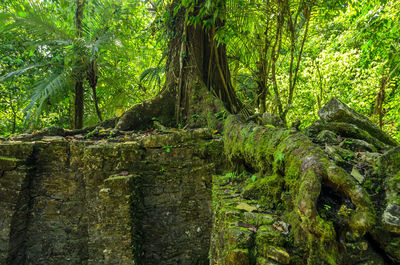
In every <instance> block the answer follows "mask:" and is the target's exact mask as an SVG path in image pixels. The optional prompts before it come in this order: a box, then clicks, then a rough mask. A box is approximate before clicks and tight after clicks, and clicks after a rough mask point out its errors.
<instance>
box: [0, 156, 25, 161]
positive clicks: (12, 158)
mask: <svg viewBox="0 0 400 265" xmlns="http://www.w3.org/2000/svg"><path fill="white" fill-rule="evenodd" d="M0 160H4V161H12V162H20V161H22V160H21V159H18V158H14V157H7V156H0Z"/></svg>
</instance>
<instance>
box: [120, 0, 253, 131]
mask: <svg viewBox="0 0 400 265" xmlns="http://www.w3.org/2000/svg"><path fill="white" fill-rule="evenodd" d="M224 8H225V1H222V0H220V1H205V0H203V1H198V2H194V1H193V2H190V1H189V2H188V3H187V4H186V5H185V4H184V2H183V1H182V2H181V1H177V0H175V1H173V3H172V4H171V5H170V7H169V11H168V16H169V20H168V22H167V23H168V24H167V27H168V31H169V32H170V34H171V35H172V37H171V39H170V41H169V45H168V57H167V67H166V82H165V85H164V91H163V93H161V94H160V95H159V96H158V97H156V98H155V99H153V100H150V101H147V102H143V103H141V104H140V105H136V106H134V107H133V108H132V109H130V110H129V111H127V112H126V113H125V114H124V115H123V116H122V117H121V119H120V121H119V124H118V125H117V128H118V129H120V130H128V129H134V128H143V127H146V126H148V125H149V123H150V122H151V121H152V119H153V118H154V117H157V118H158V119H160V120H161V121H162V122H164V123H167V124H173V123H175V124H180V123H182V122H184V121H185V122H189V123H190V122H193V119H192V118H191V116H192V115H195V114H197V115H198V114H200V113H203V117H202V118H200V119H198V118H195V120H196V121H197V122H200V121H201V122H203V125H206V124H205V123H206V117H205V116H206V115H207V114H206V113H205V112H206V111H204V110H208V111H209V112H210V109H208V108H207V107H206V106H207V105H208V106H211V105H213V103H211V102H210V101H207V100H205V99H206V98H208V97H207V96H206V94H207V93H208V92H209V93H211V94H213V95H215V96H216V97H217V98H219V99H220V100H221V101H222V102H223V104H224V106H225V108H226V109H227V110H228V111H229V112H231V113H239V112H242V113H246V115H249V111H248V110H247V109H246V108H244V107H243V105H242V103H241V101H240V100H239V99H238V98H237V96H236V93H235V91H234V88H233V86H232V83H231V77H230V71H229V68H228V62H227V56H226V47H225V45H224V44H220V45H217V42H216V40H215V32H216V30H217V29H218V27H219V26H221V25H223V23H224V17H223V16H224V12H225V11H224ZM214 14H219V15H217V16H215V15H214ZM189 18H190V19H189ZM207 91H208V92H207ZM200 102H201V103H200ZM202 104H204V105H202Z"/></svg>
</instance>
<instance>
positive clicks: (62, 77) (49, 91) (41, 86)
mask: <svg viewBox="0 0 400 265" xmlns="http://www.w3.org/2000/svg"><path fill="white" fill-rule="evenodd" d="M66 80H67V78H66V73H65V72H60V73H54V74H51V75H50V76H49V77H47V78H46V79H44V80H42V81H39V82H38V83H37V84H36V85H35V87H34V88H33V91H32V94H31V97H30V103H29V105H28V106H27V107H26V108H25V110H24V111H25V112H26V113H27V115H26V119H27V120H29V119H30V117H31V113H32V111H33V110H34V109H36V119H38V118H39V117H40V114H41V112H42V110H43V106H44V105H45V103H46V102H47V100H48V99H49V98H52V97H54V98H55V97H56V96H57V95H58V94H61V93H62V91H63V90H64V88H65V84H66Z"/></svg>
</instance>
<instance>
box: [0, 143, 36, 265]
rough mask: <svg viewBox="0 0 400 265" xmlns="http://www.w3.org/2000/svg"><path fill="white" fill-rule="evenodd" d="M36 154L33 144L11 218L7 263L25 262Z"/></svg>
mask: <svg viewBox="0 0 400 265" xmlns="http://www.w3.org/2000/svg"><path fill="white" fill-rule="evenodd" d="M36 154H37V148H36V146H33V151H32V153H31V154H30V156H29V157H28V159H27V160H26V164H25V165H26V168H27V169H26V177H25V179H24V181H23V183H22V185H21V192H20V194H19V197H18V202H17V205H16V211H15V212H14V215H13V217H12V219H11V229H10V239H9V250H8V256H7V261H6V263H7V265H20V264H21V265H23V264H25V263H26V249H27V245H26V241H27V229H28V226H29V220H30V218H31V211H32V207H33V198H32V196H31V190H32V185H33V179H34V177H35V175H36V166H35V164H36Z"/></svg>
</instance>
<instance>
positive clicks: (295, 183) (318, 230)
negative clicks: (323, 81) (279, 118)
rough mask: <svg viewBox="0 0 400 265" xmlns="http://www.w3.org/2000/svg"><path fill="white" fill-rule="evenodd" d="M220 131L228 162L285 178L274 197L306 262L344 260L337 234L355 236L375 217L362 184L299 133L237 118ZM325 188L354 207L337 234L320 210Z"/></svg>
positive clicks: (372, 221)
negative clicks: (280, 206)
mask: <svg viewBox="0 0 400 265" xmlns="http://www.w3.org/2000/svg"><path fill="white" fill-rule="evenodd" d="M224 131H225V133H224V144H225V152H226V155H227V157H228V158H229V159H230V160H231V161H233V162H236V163H244V164H245V165H246V166H248V167H251V168H253V169H254V170H256V171H259V172H260V173H261V174H263V175H266V176H270V175H272V174H274V175H277V176H279V177H280V178H281V179H282V180H283V181H282V186H281V187H280V193H281V196H280V198H278V199H279V200H282V201H283V202H284V203H285V213H284V214H285V216H286V217H287V220H288V221H289V223H290V224H291V226H292V228H291V230H292V231H293V233H294V238H295V243H296V244H298V246H299V247H300V248H304V250H305V252H306V254H307V255H308V256H307V263H308V264H342V262H343V261H341V260H340V259H341V255H340V253H339V249H340V242H339V241H340V237H341V236H342V235H343V234H346V237H349V235H350V236H351V237H352V238H353V239H354V240H356V239H358V238H360V237H362V236H363V235H364V234H365V233H366V232H367V231H369V230H371V228H372V227H373V226H374V224H375V221H376V216H375V210H374V207H373V204H372V202H371V200H370V198H369V195H368V194H367V192H366V191H364V189H363V188H362V186H360V185H359V184H358V183H357V181H356V180H355V179H354V178H353V177H351V176H350V175H349V174H348V173H347V172H346V171H344V170H343V169H342V168H340V167H338V166H337V165H335V164H334V162H332V161H331V160H330V159H329V157H328V156H327V155H326V154H325V153H324V151H323V150H322V148H321V147H319V146H317V145H316V144H314V143H312V142H311V140H310V139H309V138H308V137H307V136H305V135H304V134H303V133H301V132H299V131H295V130H290V129H282V128H275V127H273V126H266V127H262V126H258V125H256V124H254V123H247V124H243V123H240V121H239V119H238V118H237V117H236V116H230V117H229V118H228V119H227V121H226V123H225V129H224ZM323 186H326V187H328V188H329V189H331V190H333V191H334V192H335V193H336V194H337V195H338V196H340V197H342V198H348V199H350V200H351V203H352V204H353V205H354V209H353V210H351V212H350V213H349V214H348V216H347V217H346V218H345V222H346V223H345V225H344V228H342V231H340V234H339V231H336V230H335V228H334V226H333V224H332V222H330V221H329V220H326V219H324V218H323V217H322V216H321V215H320V214H319V212H318V207H317V202H318V198H319V196H320V193H321V190H322V187H323ZM343 229H344V230H346V231H343Z"/></svg>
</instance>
